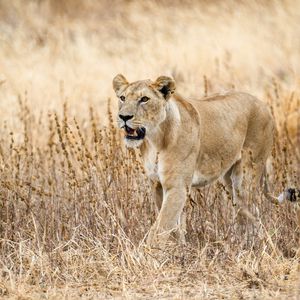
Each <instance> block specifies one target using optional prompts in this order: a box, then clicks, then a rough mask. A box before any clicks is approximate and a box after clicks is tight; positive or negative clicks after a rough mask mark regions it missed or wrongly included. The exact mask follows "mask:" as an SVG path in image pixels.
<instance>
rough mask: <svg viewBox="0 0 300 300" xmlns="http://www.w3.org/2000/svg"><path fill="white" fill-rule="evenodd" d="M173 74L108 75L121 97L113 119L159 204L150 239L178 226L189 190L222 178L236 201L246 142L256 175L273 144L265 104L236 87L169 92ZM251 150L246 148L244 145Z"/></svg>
mask: <svg viewBox="0 0 300 300" xmlns="http://www.w3.org/2000/svg"><path fill="white" fill-rule="evenodd" d="M175 87H176V86H175V81H174V80H173V79H172V78H170V77H166V76H160V77H158V78H157V79H156V81H154V82H152V81H151V80H140V81H136V82H132V83H129V82H128V81H127V80H126V78H125V77H124V76H123V75H120V74H119V75H117V76H116V77H115V78H114V79H113V88H114V90H115V92H116V95H117V97H118V98H119V113H118V124H119V127H120V128H123V129H124V131H125V137H124V139H125V143H126V145H127V146H128V147H140V151H141V154H142V159H143V162H144V167H145V170H146V172H147V175H148V176H149V178H150V179H151V181H152V182H153V183H154V188H155V193H154V194H155V200H156V204H157V207H158V208H159V209H160V211H159V214H158V218H157V220H156V222H155V223H154V224H153V226H152V228H151V230H150V232H149V235H148V240H147V242H148V244H149V245H151V246H163V245H164V244H165V242H166V240H167V239H168V237H169V234H170V233H171V232H175V233H177V234H178V237H179V238H180V239H181V240H182V241H184V232H183V230H182V229H180V228H181V227H182V226H180V223H181V222H182V219H183V218H182V217H181V216H182V211H183V207H184V205H185V200H186V195H187V190H189V189H190V187H192V186H193V187H194V186H195V187H202V186H204V185H206V184H209V183H212V182H213V181H215V180H216V179H218V178H220V177H221V178H223V179H224V181H225V183H226V186H227V187H228V188H229V189H230V191H231V193H232V197H233V199H234V201H235V202H236V203H238V202H239V200H240V198H241V195H242V190H241V189H242V179H243V170H242V166H243V160H244V159H245V158H244V154H245V151H242V150H243V149H250V150H251V152H252V160H253V162H254V163H255V173H256V175H255V180H256V181H257V182H259V181H260V179H261V177H262V174H263V171H264V168H265V163H266V159H267V157H268V156H269V154H270V152H271V148H272V144H273V128H274V124H273V118H272V115H271V113H270V111H269V109H268V107H267V105H266V104H265V103H263V102H261V101H259V100H258V99H256V98H255V97H253V96H251V95H249V94H246V93H238V92H230V93H226V94H218V95H214V96H211V97H206V98H203V99H201V100H190V99H189V100H187V99H184V98H182V97H181V96H179V95H177V94H174V92H175ZM248 152H249V151H248Z"/></svg>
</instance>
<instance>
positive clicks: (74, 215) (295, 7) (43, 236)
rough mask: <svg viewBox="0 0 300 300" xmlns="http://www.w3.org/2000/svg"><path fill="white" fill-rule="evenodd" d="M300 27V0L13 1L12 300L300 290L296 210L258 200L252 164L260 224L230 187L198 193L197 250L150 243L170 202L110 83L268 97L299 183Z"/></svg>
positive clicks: (279, 171) (2, 22) (0, 207)
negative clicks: (163, 81) (126, 141)
mask: <svg viewBox="0 0 300 300" xmlns="http://www.w3.org/2000/svg"><path fill="white" fill-rule="evenodd" d="M299 36H300V2H299V1H251V2H246V1H242V2H240V1H232V0H229V1H184V2H183V1H162V2H161V1H123V2H121V1H98V2H96V1H91V0H89V1H79V0H64V1H59V0H44V1H26V2H25V1H21V0H19V1H18V0H15V1H5V0H3V1H0V123H1V127H0V298H1V299H2V298H3V299H79V298H83V299H112V298H116V299H285V298H286V299H287V298H288V299H298V298H299V295H300V278H299V250H298V249H299V238H300V232H299V225H298V224H299V223H298V222H297V207H296V206H295V205H292V203H284V204H283V205H282V206H275V205H274V204H272V203H269V202H268V201H267V200H266V199H265V198H264V197H263V196H262V195H260V194H253V193H252V192H251V190H252V189H251V172H250V170H249V169H245V170H244V173H245V177H246V178H247V181H246V183H245V187H246V190H247V191H248V192H247V197H246V199H245V205H246V206H247V208H248V210H249V211H250V212H251V213H252V214H253V215H254V216H255V217H256V220H257V221H255V222H250V221H249V220H246V219H245V220H239V222H237V215H236V211H235V209H234V208H233V207H232V203H231V199H229V196H228V195H227V193H226V191H225V188H224V186H223V185H222V184H221V183H216V184H213V185H210V186H207V187H205V188H202V189H200V190H196V191H193V192H192V194H191V195H190V197H189V199H188V201H187V204H186V208H185V209H186V211H187V215H188V217H187V227H188V232H187V245H186V246H184V247H183V246H178V247H175V248H172V249H168V251H166V252H165V253H164V255H163V256H161V257H160V258H157V257H155V256H153V255H152V253H151V251H150V250H149V249H147V248H146V247H145V246H144V244H143V240H144V238H145V236H146V235H147V232H148V230H149V228H150V226H151V224H152V223H153V221H154V220H155V216H156V214H157V211H156V208H155V205H154V203H153V202H152V200H151V197H152V196H151V189H150V186H149V183H148V181H147V178H146V176H145V173H144V170H143V167H142V165H141V164H140V159H139V152H138V151H129V150H127V149H125V148H124V146H123V145H122V142H121V135H120V133H119V130H118V129H117V128H116V127H115V109H116V99H115V98H114V96H113V91H112V88H111V81H112V78H113V77H114V75H116V74H117V73H124V74H125V75H126V76H127V77H128V79H129V80H138V79H142V78H152V79H155V78H156V77H158V76H159V75H163V74H164V75H171V76H173V77H174V78H175V80H176V82H177V89H178V91H179V92H180V93H181V94H183V95H185V96H192V97H198V98H200V97H202V96H203V95H205V94H211V93H214V92H219V91H224V90H228V89H236V90H241V91H246V92H249V93H251V94H254V95H256V96H258V97H260V98H261V99H262V100H263V101H266V102H267V103H269V104H270V106H271V108H272V113H273V115H274V118H275V121H276V133H275V144H274V148H273V152H272V157H271V158H270V161H269V163H268V178H269V181H270V183H271V187H272V191H273V193H274V194H279V193H280V192H281V191H282V190H283V189H285V188H286V187H291V186H297V185H298V186H299V175H300V174H299V163H300V162H299V160H300V148H299V138H300V136H299V134H300V133H299V124H298V118H299V103H300V39H299ZM252 167H253V168H255V166H252Z"/></svg>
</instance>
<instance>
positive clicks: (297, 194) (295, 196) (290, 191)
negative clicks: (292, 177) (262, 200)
mask: <svg viewBox="0 0 300 300" xmlns="http://www.w3.org/2000/svg"><path fill="white" fill-rule="evenodd" d="M266 173H267V172H266V170H265V171H264V175H263V177H264V187H263V192H264V196H265V197H266V198H267V199H268V200H269V201H271V202H272V203H275V204H280V203H282V202H284V201H290V202H300V189H297V188H287V189H286V190H284V191H283V192H282V193H281V194H280V195H279V196H278V197H276V196H274V195H272V194H271V193H270V189H269V184H268V179H267V176H266V175H267V174H266Z"/></svg>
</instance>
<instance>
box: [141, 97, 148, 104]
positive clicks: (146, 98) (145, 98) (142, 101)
mask: <svg viewBox="0 0 300 300" xmlns="http://www.w3.org/2000/svg"><path fill="white" fill-rule="evenodd" d="M149 99H150V98H149V97H147V96H144V97H142V98H141V99H140V103H146V102H148V101H149Z"/></svg>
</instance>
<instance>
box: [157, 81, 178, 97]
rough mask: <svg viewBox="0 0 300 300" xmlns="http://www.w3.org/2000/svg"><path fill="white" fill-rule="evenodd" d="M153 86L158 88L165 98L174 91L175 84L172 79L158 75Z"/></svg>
mask: <svg viewBox="0 0 300 300" xmlns="http://www.w3.org/2000/svg"><path fill="white" fill-rule="evenodd" d="M153 85H154V87H155V88H156V89H158V90H159V91H160V92H161V93H162V94H163V96H164V98H165V99H166V100H167V99H169V98H170V97H171V95H172V94H173V93H174V92H175V89H176V85H175V81H174V79H172V78H171V77H167V76H159V77H158V78H157V79H156V81H155V82H154V84H153Z"/></svg>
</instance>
